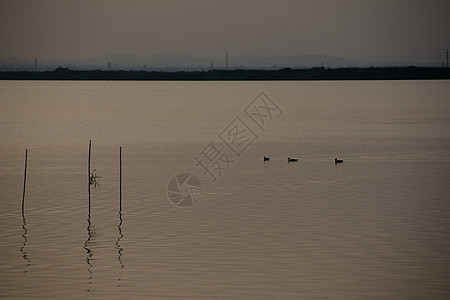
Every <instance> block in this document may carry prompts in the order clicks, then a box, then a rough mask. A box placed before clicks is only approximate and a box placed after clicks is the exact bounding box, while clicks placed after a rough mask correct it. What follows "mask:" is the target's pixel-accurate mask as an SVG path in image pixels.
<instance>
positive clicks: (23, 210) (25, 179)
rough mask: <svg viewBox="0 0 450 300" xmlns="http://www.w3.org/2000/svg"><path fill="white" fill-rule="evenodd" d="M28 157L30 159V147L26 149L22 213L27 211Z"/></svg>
mask: <svg viewBox="0 0 450 300" xmlns="http://www.w3.org/2000/svg"><path fill="white" fill-rule="evenodd" d="M27 159H28V149H25V172H24V175H23V194H22V214H23V213H24V212H25V187H26V185H27Z"/></svg>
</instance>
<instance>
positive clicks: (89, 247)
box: [83, 187, 97, 292]
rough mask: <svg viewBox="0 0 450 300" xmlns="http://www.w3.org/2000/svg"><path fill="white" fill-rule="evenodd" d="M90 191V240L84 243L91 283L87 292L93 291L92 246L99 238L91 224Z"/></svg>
mask: <svg viewBox="0 0 450 300" xmlns="http://www.w3.org/2000/svg"><path fill="white" fill-rule="evenodd" d="M88 191H89V212H88V219H87V222H88V226H87V232H88V238H87V240H86V242H85V243H84V247H83V248H84V249H85V250H86V254H87V256H86V262H87V264H88V273H89V281H88V285H89V286H88V288H87V289H86V291H87V292H90V291H91V285H92V280H93V277H94V276H93V270H92V268H93V267H94V264H93V252H92V246H94V245H95V238H96V237H97V234H96V232H95V227H94V225H93V224H92V223H91V188H90V187H88Z"/></svg>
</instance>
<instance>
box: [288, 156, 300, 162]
mask: <svg viewBox="0 0 450 300" xmlns="http://www.w3.org/2000/svg"><path fill="white" fill-rule="evenodd" d="M297 160H298V159H296V158H290V157H288V162H292V161H297Z"/></svg>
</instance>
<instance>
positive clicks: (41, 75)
mask: <svg viewBox="0 0 450 300" xmlns="http://www.w3.org/2000/svg"><path fill="white" fill-rule="evenodd" d="M418 79H450V68H431V67H414V66H410V67H369V68H336V69H329V68H324V67H315V68H310V69H291V68H284V69H279V70H251V69H248V70H209V71H178V72H162V71H161V72H157V71H151V72H148V71H126V70H115V71H102V70H72V69H69V68H63V67H59V68H57V69H55V70H54V71H45V72H29V71H21V72H14V71H8V72H0V80H167V81H170V80H175V81H176V80H186V81H189V80H190V81H195V80H197V81H201V80H418Z"/></svg>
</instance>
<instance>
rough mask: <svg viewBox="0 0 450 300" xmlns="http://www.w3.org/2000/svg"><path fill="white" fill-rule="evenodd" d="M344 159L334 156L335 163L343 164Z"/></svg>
mask: <svg viewBox="0 0 450 300" xmlns="http://www.w3.org/2000/svg"><path fill="white" fill-rule="evenodd" d="M343 162H344V161H343V160H342V159H337V158H336V157H335V158H334V163H335V164H341V163H343Z"/></svg>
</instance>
